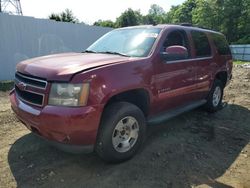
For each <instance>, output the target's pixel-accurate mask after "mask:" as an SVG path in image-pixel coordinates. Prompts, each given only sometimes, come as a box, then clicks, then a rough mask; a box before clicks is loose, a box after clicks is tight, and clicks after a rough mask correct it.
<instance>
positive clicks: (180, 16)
mask: <svg viewBox="0 0 250 188" xmlns="http://www.w3.org/2000/svg"><path fill="white" fill-rule="evenodd" d="M195 8H196V0H187V1H185V2H184V3H183V4H182V5H180V6H178V8H177V9H175V11H174V14H173V20H172V22H173V23H192V16H193V15H192V11H193V10H194V9H195Z"/></svg>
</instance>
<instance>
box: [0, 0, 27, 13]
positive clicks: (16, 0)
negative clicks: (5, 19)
mask: <svg viewBox="0 0 250 188" xmlns="http://www.w3.org/2000/svg"><path fill="white" fill-rule="evenodd" d="M0 12H4V13H8V14H15V15H23V12H22V7H21V2H20V0H0Z"/></svg>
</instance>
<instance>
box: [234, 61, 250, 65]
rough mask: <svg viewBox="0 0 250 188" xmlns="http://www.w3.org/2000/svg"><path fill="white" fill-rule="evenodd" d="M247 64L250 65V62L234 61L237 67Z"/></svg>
mask: <svg viewBox="0 0 250 188" xmlns="http://www.w3.org/2000/svg"><path fill="white" fill-rule="evenodd" d="M245 63H250V62H247V61H234V64H235V65H242V64H245Z"/></svg>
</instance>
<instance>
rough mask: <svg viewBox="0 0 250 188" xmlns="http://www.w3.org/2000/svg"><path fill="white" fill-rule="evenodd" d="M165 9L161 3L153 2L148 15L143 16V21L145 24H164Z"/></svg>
mask: <svg viewBox="0 0 250 188" xmlns="http://www.w3.org/2000/svg"><path fill="white" fill-rule="evenodd" d="M165 14H166V13H165V11H164V9H163V8H162V7H160V6H159V5H156V4H153V5H151V7H150V9H149V11H148V14H147V15H146V16H143V18H142V20H143V21H142V22H143V24H152V25H156V24H162V23H164V22H165V17H166V16H165Z"/></svg>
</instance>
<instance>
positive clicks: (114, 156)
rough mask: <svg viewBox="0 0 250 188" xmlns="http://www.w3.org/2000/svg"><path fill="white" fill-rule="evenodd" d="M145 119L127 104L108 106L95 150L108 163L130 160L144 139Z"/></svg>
mask: <svg viewBox="0 0 250 188" xmlns="http://www.w3.org/2000/svg"><path fill="white" fill-rule="evenodd" d="M145 131H146V126H145V118H144V114H143V113H142V111H141V110H140V109H139V108H138V107H137V106H135V105H133V104H130V103H127V102H118V103H114V104H111V105H110V106H108V107H107V108H106V109H105V111H104V114H103V118H102V122H101V127H100V130H99V133H98V138H97V143H96V147H95V150H96V152H97V153H98V155H99V156H100V157H101V158H102V159H104V160H105V161H108V162H122V161H125V160H128V159H130V158H131V157H132V156H133V155H135V153H136V152H138V150H139V148H140V146H141V145H142V143H143V141H144V139H145Z"/></svg>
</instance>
